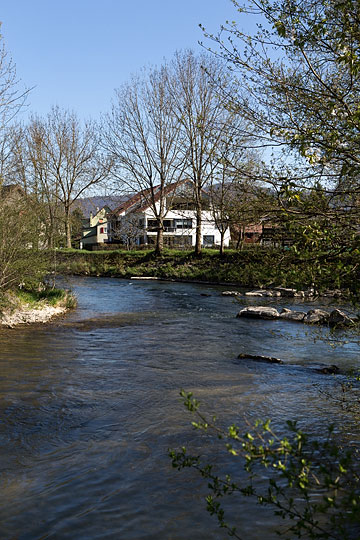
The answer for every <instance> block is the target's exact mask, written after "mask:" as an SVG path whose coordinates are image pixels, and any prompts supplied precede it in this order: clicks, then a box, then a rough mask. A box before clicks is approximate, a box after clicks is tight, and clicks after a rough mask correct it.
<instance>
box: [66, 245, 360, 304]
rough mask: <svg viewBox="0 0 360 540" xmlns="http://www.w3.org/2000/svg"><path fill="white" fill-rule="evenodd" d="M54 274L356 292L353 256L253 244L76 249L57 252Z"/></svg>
mask: <svg viewBox="0 0 360 540" xmlns="http://www.w3.org/2000/svg"><path fill="white" fill-rule="evenodd" d="M56 258H57V270H58V272H60V273H64V274H73V275H87V276H107V277H123V278H130V277H133V276H154V277H159V278H168V279H180V280H196V281H211V282H214V283H229V284H230V283H231V284H237V285H239V286H243V287H271V286H286V287H295V288H298V289H302V288H306V287H311V286H313V284H315V286H316V287H317V288H318V289H319V290H321V289H326V288H329V289H335V288H337V289H344V290H345V289H348V290H350V291H351V292H352V293H357V292H358V291H357V287H358V285H357V281H358V277H359V276H358V272H359V271H358V268H357V263H358V261H357V258H358V255H357V254H354V253H345V254H341V255H335V254H334V255H333V256H332V257H331V256H329V255H328V254H327V255H326V256H325V255H324V256H323V257H321V255H320V256H319V255H317V257H316V258H315V257H312V256H311V255H302V256H299V255H297V254H295V253H293V252H292V251H284V250H280V249H269V248H263V247H260V246H254V247H253V246H252V247H250V248H247V249H244V250H242V251H236V250H228V251H226V252H225V255H224V257H220V255H219V253H218V251H216V250H204V251H203V253H202V255H201V256H196V255H195V254H194V252H193V251H176V250H165V251H164V253H163V254H162V256H160V257H156V256H155V254H154V252H153V251H120V250H116V251H93V252H86V251H78V250H61V251H58V252H57V255H56Z"/></svg>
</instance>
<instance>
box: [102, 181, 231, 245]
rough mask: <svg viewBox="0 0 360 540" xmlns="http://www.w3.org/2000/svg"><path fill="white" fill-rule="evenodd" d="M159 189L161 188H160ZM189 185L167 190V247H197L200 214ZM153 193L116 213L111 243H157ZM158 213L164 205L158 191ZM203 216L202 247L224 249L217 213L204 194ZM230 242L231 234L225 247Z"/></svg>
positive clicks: (111, 224)
mask: <svg viewBox="0 0 360 540" xmlns="http://www.w3.org/2000/svg"><path fill="white" fill-rule="evenodd" d="M157 189H158V188H157ZM189 189H191V188H189V183H188V182H186V181H183V182H181V183H178V184H173V185H172V186H169V187H168V188H167V190H166V198H165V212H164V214H165V217H164V245H165V246H168V247H189V248H191V247H192V246H195V238H196V212H195V205H194V203H193V202H192V200H191V197H189ZM150 195H151V193H150V190H144V191H141V192H139V193H136V194H135V195H134V196H132V197H131V198H130V199H128V200H127V201H126V202H125V203H123V204H121V205H120V206H119V207H118V208H116V209H115V210H114V212H113V213H112V215H111V218H109V220H108V225H107V228H108V240H107V241H108V242H109V243H116V242H120V243H124V244H132V245H136V246H141V245H153V244H155V243H156V235H157V221H156V216H155V214H154V211H153V209H152V206H153V205H150V202H149V200H150ZM154 199H155V205H156V209H157V210H158V209H159V205H160V193H159V191H158V192H156V188H155V191H154ZM204 208H206V209H204V210H203V212H202V225H201V243H202V245H203V246H204V247H212V246H217V245H220V241H221V235H220V231H219V229H218V228H217V227H216V226H215V222H214V217H213V212H212V211H211V210H210V208H209V203H208V201H207V196H206V193H204ZM229 242H230V230H229V229H227V230H226V232H225V236H224V246H225V247H227V246H228V245H229Z"/></svg>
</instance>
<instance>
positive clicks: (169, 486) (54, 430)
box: [0, 278, 359, 540]
mask: <svg viewBox="0 0 360 540" xmlns="http://www.w3.org/2000/svg"><path fill="white" fill-rule="evenodd" d="M73 288H74V290H75V292H76V294H77V295H78V298H79V307H78V309H77V310H76V311H74V312H73V313H71V314H69V315H68V316H67V317H65V318H64V319H63V320H61V321H58V322H56V323H54V324H52V325H50V326H44V327H37V328H36V329H34V328H30V327H26V328H23V329H17V330H6V331H2V333H0V342H1V349H0V362H1V380H0V407H1V417H0V418H1V423H0V440H1V448H2V456H1V458H2V459H1V465H0V467H1V479H2V504H1V507H0V538H1V539H13V538H17V539H20V540H22V539H40V538H54V539H71V540H73V539H74V538H76V539H77V540H78V539H84V540H85V539H86V540H90V539H106V538H109V539H114V540H115V539H119V538H121V539H142V538H144V539H145V538H146V539H188V538H196V539H205V538H206V539H210V540H212V539H222V538H226V535H225V533H223V532H222V531H221V530H218V529H217V528H216V523H215V520H211V518H209V517H208V516H207V514H206V512H205V511H204V503H203V497H204V495H205V494H206V489H204V486H203V485H202V484H201V482H200V481H199V479H198V478H197V476H196V475H195V473H194V472H193V471H190V470H189V471H186V472H185V473H183V474H179V473H177V472H174V471H173V470H172V469H171V467H170V461H169V459H168V457H167V448H168V447H174V446H179V445H181V444H183V443H185V444H187V445H189V446H192V447H194V448H195V449H199V448H200V447H201V445H202V444H204V443H203V442H202V440H201V439H199V437H198V434H197V433H196V432H193V431H192V430H191V429H190V428H189V418H188V417H187V415H186V413H185V412H184V411H183V409H182V406H181V402H180V400H179V397H178V392H179V389H180V388H186V389H188V390H192V391H193V392H194V393H195V395H196V396H197V397H198V398H199V399H200V400H201V401H202V402H203V403H204V408H206V409H207V410H208V411H209V412H211V413H213V412H217V413H219V411H221V416H222V418H223V419H224V421H229V422H230V421H231V422H232V421H237V422H239V423H242V422H243V418H244V415H245V416H246V417H247V418H249V419H250V420H251V419H255V418H258V417H262V418H267V417H269V416H271V417H272V418H273V420H274V424H275V426H277V427H278V429H282V426H283V424H284V420H285V419H287V418H298V419H299V421H300V424H301V425H302V426H303V427H305V428H306V429H307V430H310V431H311V430H313V431H316V432H318V430H319V425H322V424H323V423H324V421H325V422H327V421H332V420H333V419H334V417H336V415H338V414H339V411H338V410H337V409H336V408H335V407H334V406H333V405H332V404H331V403H329V402H326V401H325V397H324V396H323V395H322V394H320V393H319V391H318V389H317V388H316V387H315V386H314V384H316V383H318V384H320V385H321V386H322V388H328V389H329V390H330V391H331V389H332V388H333V386H334V385H335V384H336V380H337V379H336V378H334V377H331V376H330V377H326V376H324V375H321V374H319V373H316V372H314V371H313V370H312V369H311V365H312V364H313V363H314V362H322V363H327V364H337V365H339V366H340V367H341V368H342V369H350V368H351V367H358V366H359V361H358V352H359V351H358V348H357V346H356V344H348V345H347V346H346V347H345V348H341V349H335V350H333V349H331V348H329V347H328V345H327V344H326V343H323V342H321V341H317V342H314V341H313V340H312V339H311V334H312V332H313V330H311V329H309V328H306V329H304V328H303V327H302V326H301V325H292V324H291V323H290V324H288V325H287V326H286V332H287V335H286V337H282V336H281V334H280V335H279V333H278V331H279V330H280V329H281V327H280V326H279V325H281V324H283V323H281V322H280V321H247V320H242V319H236V318H235V314H236V312H237V311H238V309H239V304H238V302H236V301H235V300H234V299H232V298H229V297H222V296H221V295H220V288H217V287H206V286H199V285H191V284H180V283H178V284H174V283H161V282H157V283H149V282H142V283H141V282H136V283H135V282H127V281H125V280H115V279H96V278H94V279H93V278H88V279H82V278H79V279H74V280H73ZM204 293H206V294H209V295H210V296H202V294H204ZM244 302H245V300H244ZM246 302H249V301H248V300H246ZM252 302H256V299H253V300H252ZM262 302H264V299H262ZM272 302H274V301H273V300H272ZM277 302H278V303H279V302H280V301H277ZM289 302H291V301H290V300H287V304H286V305H285V304H282V305H284V306H285V307H287V306H288V305H290V304H289ZM309 333H310V335H309ZM240 352H249V353H253V354H264V355H271V356H279V357H280V358H282V359H283V360H284V361H285V365H283V366H273V365H266V364H259V363H256V362H253V363H252V362H251V361H241V362H240V361H237V355H238V354H239V353H240ZM218 415H219V414H218ZM219 459H224V458H223V457H221V455H219ZM236 512H237V513H238V516H239V522H241V524H242V525H241V526H242V528H243V531H244V535H245V537H246V538H247V539H248V540H255V539H258V538H260V533H259V530H261V531H262V532H261V535H262V536H261V537H262V538H265V537H266V538H269V539H270V538H275V537H276V536H275V535H274V532H273V524H274V522H273V518H272V514H271V512H269V513H268V512H266V511H264V510H262V511H261V513H260V514H259V512H258V509H256V508H254V507H253V506H252V505H251V504H250V503H249V502H248V501H245V502H242V504H241V506H237V505H236Z"/></svg>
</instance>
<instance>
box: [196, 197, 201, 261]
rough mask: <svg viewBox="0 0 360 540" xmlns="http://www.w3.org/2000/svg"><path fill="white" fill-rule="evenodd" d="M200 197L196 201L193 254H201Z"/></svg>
mask: <svg viewBox="0 0 360 540" xmlns="http://www.w3.org/2000/svg"><path fill="white" fill-rule="evenodd" d="M201 210H202V208H201V199H199V197H198V200H197V201H196V241H195V254H196V255H201V226H202V214H201Z"/></svg>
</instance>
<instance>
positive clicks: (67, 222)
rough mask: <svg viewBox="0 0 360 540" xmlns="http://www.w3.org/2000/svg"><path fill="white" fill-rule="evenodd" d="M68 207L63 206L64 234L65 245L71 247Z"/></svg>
mask: <svg viewBox="0 0 360 540" xmlns="http://www.w3.org/2000/svg"><path fill="white" fill-rule="evenodd" d="M70 221H71V220H70V208H65V234H66V247H67V248H71V222H70Z"/></svg>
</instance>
